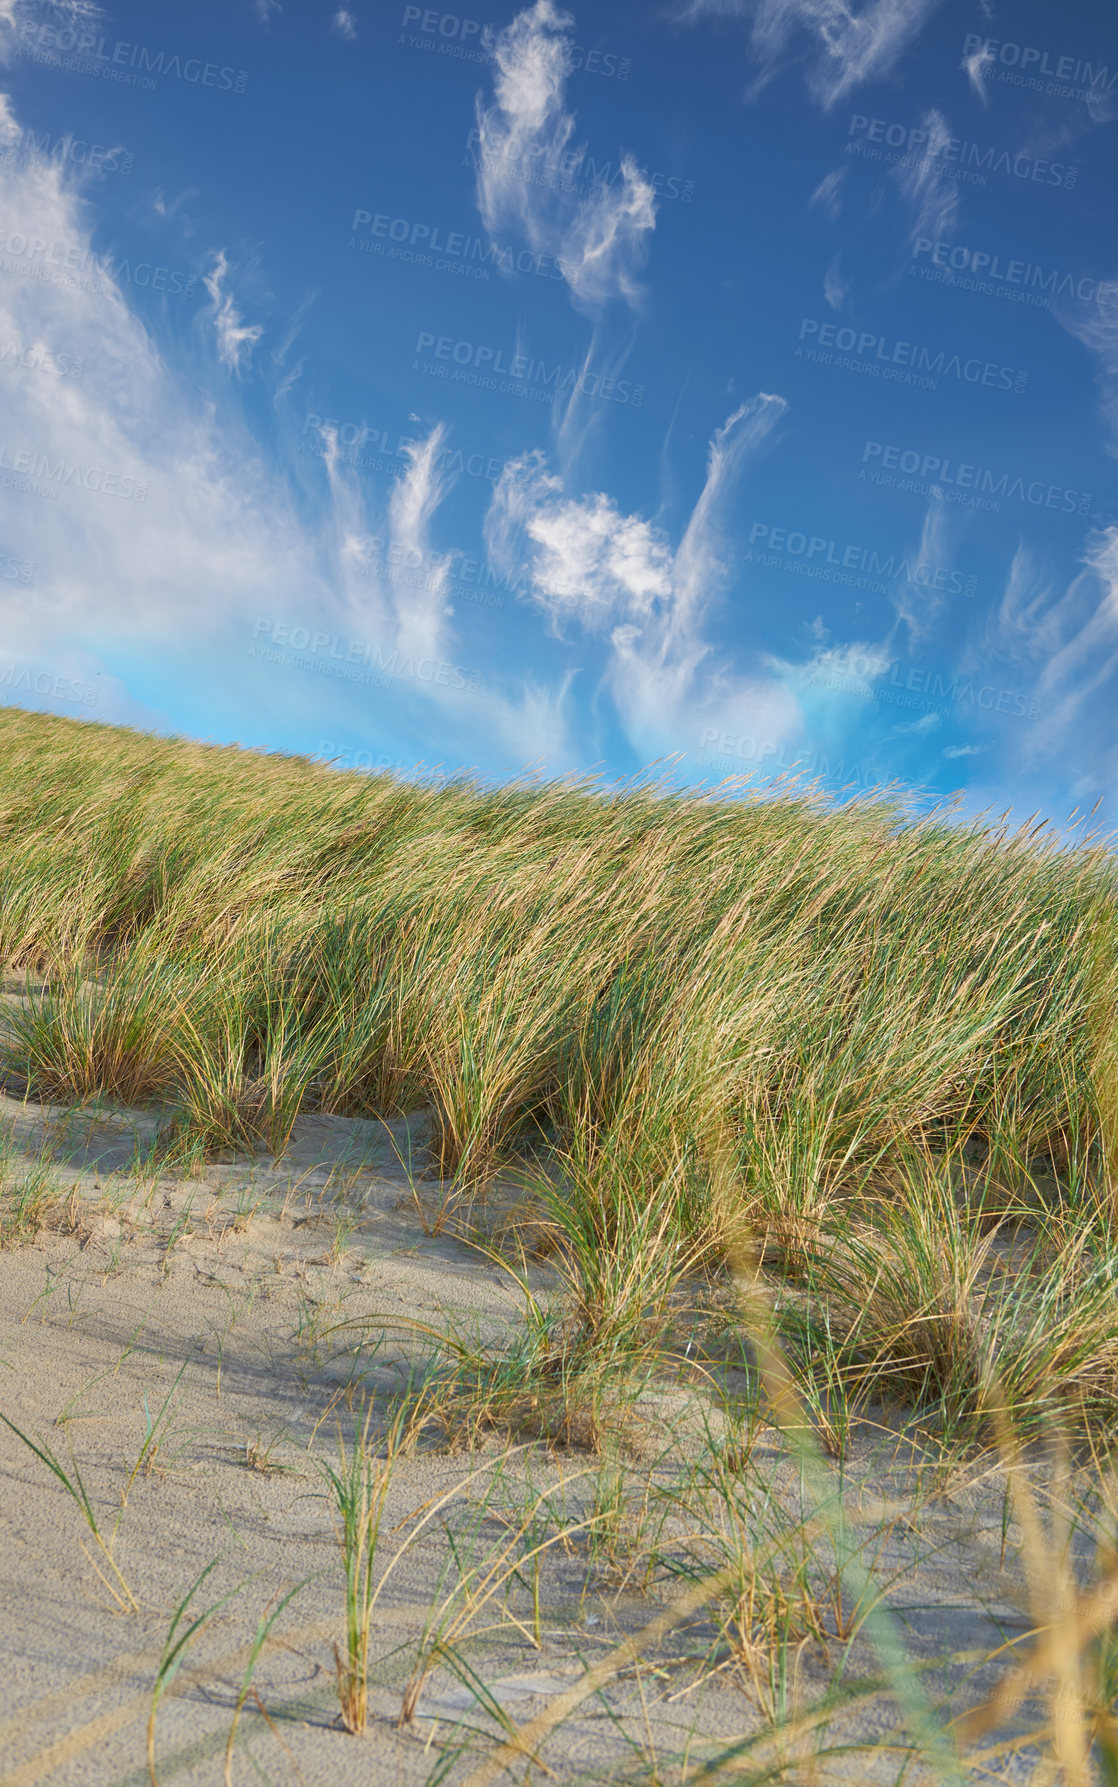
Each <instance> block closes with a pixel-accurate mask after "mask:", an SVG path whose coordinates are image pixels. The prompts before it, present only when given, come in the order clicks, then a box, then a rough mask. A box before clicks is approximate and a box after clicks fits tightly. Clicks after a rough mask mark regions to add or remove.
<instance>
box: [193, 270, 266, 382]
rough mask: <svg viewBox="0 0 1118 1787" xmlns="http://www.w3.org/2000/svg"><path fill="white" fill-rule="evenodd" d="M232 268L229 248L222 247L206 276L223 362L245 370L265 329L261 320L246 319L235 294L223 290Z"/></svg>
mask: <svg viewBox="0 0 1118 1787" xmlns="http://www.w3.org/2000/svg"><path fill="white" fill-rule="evenodd" d="M228 271H229V263H228V261H227V260H226V258H225V250H224V249H221V250H220V251H219V252H218V253H217V254H216V255H215V256H214V264H213V267H212V269H211V271H210V272H209V273H207V274H206V276H205V286H206V290H207V291H208V292H209V294H210V297H211V298H212V299H213V309H212V310H211V312H210V314H211V316H212V317H213V324H214V332H215V333H216V335H217V353H218V358H219V359H220V361H221V363H222V365H223V366H227V367H228V368H229V370H230V372H238V373H239V372H241V371H242V370H243V366H244V362H245V361H246V360H247V359H248V357H249V355H250V354H251V352H252V349H253V348H254V347H255V346H256V343H257V342H258V341H259V340H260V337H261V336H262V335H263V333H264V330H263V328H262V327H261V325H260V324H259V323H251V324H250V323H244V322H242V321H241V315H240V312H239V311H238V309H237V307H236V305H235V304H234V302H233V299H232V297H231V296H230V295H229V293H228V292H225V291H223V290H222V285H223V282H224V280H225V276H226V274H227V273H228Z"/></svg>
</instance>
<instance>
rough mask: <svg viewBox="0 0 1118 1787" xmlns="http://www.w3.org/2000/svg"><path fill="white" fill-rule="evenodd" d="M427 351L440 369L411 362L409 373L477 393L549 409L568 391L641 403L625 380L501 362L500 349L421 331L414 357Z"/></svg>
mask: <svg viewBox="0 0 1118 1787" xmlns="http://www.w3.org/2000/svg"><path fill="white" fill-rule="evenodd" d="M428 348H430V349H432V350H433V352H434V360H435V361H442V362H445V363H446V364H445V366H444V365H436V364H433V363H432V361H430V360H427V361H423V362H420V361H419V360H416V361H415V362H414V363H413V365H412V371H413V372H430V373H435V374H437V375H438V376H439V377H441V378H450V379H455V380H457V381H458V382H459V383H462V384H469V385H474V386H476V387H478V388H479V389H481V390H485V391H504V392H506V393H507V394H509V395H511V396H513V397H535V398H536V399H537V401H539V402H540V403H552V402H554V400H555V398H556V397H557V396H558V395H559V393H560V392H566V391H568V390H569V389H571V390H575V391H579V392H581V393H582V395H583V396H584V397H599V398H601V399H602V401H603V402H605V403H628V404H631V405H632V407H633V408H634V409H639V408H640V407H641V404H642V403H643V402H644V386H643V385H634V384H633V383H632V381H631V380H629V379H615V378H608V377H606V376H605V375H604V374H602V373H600V372H591V371H587V369H586V368H585V367H583V368H579V367H577V366H561V365H559V364H556V365H554V366H549V365H548V363H547V362H546V361H545V360H533V359H532V358H531V357H530V355H528V354H511V355H509V357H508V358H507V359H506V357H505V351H504V349H503V348H499V347H488V346H487V345H486V344H485V343H484V342H478V341H455V339H454V337H453V336H452V335H433V334H431V333H430V331H429V330H426V329H423V330H421V331H420V333H419V335H418V336H417V337H416V343H415V351H416V353H417V354H422V353H423V352H424V351H425V350H426V349H428ZM540 387H543V388H542V389H541V388H540Z"/></svg>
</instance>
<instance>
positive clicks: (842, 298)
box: [823, 252, 851, 310]
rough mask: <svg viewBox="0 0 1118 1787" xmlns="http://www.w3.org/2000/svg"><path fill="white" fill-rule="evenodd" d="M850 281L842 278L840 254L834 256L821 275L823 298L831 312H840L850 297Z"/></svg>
mask: <svg viewBox="0 0 1118 1787" xmlns="http://www.w3.org/2000/svg"><path fill="white" fill-rule="evenodd" d="M850 291H851V287H850V281H849V280H848V279H844V278H843V276H842V254H841V252H840V253H839V254H836V256H835V258H834V260H833V261H832V262H831V264H830V266H829V267H828V268H827V271H826V273H825V274H824V275H823V296H824V298H825V299H826V300H827V303H828V304H829V305H830V307H831V309H832V310H841V309H842V307H843V305H844V304H845V303H846V300H847V298H849V296H850Z"/></svg>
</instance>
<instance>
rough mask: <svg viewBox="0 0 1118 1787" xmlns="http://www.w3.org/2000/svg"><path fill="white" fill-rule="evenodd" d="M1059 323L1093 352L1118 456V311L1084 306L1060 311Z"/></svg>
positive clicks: (1103, 407)
mask: <svg viewBox="0 0 1118 1787" xmlns="http://www.w3.org/2000/svg"><path fill="white" fill-rule="evenodd" d="M1057 317H1058V320H1059V322H1060V323H1061V324H1062V325H1063V327H1064V328H1065V329H1066V330H1067V331H1068V334H1069V335H1073V336H1074V337H1075V339H1076V341H1080V342H1082V343H1083V346H1084V347H1085V348H1086V349H1087V351H1088V352H1089V353H1090V355H1091V357H1092V359H1093V360H1094V363H1095V377H1096V380H1097V382H1098V387H1099V391H1100V394H1101V397H1102V412H1103V416H1104V418H1105V420H1106V424H1107V427H1108V428H1109V430H1110V433H1111V437H1112V448H1111V450H1112V451H1114V452H1116V453H1118V311H1115V310H1114V309H1113V308H1111V309H1106V310H1104V309H1103V308H1102V306H1101V305H1095V304H1084V305H1082V306H1081V307H1078V308H1077V309H1075V310H1068V309H1064V310H1060V311H1058V312H1057Z"/></svg>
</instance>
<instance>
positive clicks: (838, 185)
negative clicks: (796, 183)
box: [808, 167, 847, 223]
mask: <svg viewBox="0 0 1118 1787" xmlns="http://www.w3.org/2000/svg"><path fill="white" fill-rule="evenodd" d="M846 175H847V169H846V168H845V167H841V168H832V169H831V172H830V173H829V174H824V176H823V178H822V180H820V182H819V184H818V186H817V187H816V188H815V191H814V192H813V193H812V195H811V198H810V199H809V200H808V203H809V204H811V205H819V206H821V207H822V209H823V210H824V211H825V212H826V213H827V216H828V217H829V218H830V220H831V222H832V223H834V221H835V219H836V217H837V216H838V215H839V212H840V211H841V210H842V184H843V181H844V180H845V179H846Z"/></svg>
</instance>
